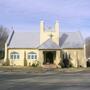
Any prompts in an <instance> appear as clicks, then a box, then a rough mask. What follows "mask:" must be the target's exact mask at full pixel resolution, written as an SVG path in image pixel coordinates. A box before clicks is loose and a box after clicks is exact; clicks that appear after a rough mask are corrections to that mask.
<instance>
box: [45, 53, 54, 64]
mask: <svg viewBox="0 0 90 90" xmlns="http://www.w3.org/2000/svg"><path fill="white" fill-rule="evenodd" d="M46 63H49V64H53V53H52V52H47V53H46Z"/></svg>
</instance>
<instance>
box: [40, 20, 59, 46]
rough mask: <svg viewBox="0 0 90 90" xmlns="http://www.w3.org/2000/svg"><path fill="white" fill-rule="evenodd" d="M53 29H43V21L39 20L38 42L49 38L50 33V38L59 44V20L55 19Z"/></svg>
mask: <svg viewBox="0 0 90 90" xmlns="http://www.w3.org/2000/svg"><path fill="white" fill-rule="evenodd" d="M53 29H54V30H53V31H51V30H49V31H45V25H44V22H43V21H41V22H40V44H42V43H44V42H45V41H46V40H48V39H49V38H50V35H51V34H52V35H53V37H52V40H53V41H54V42H55V43H56V44H57V45H59V22H58V21H56V23H55V26H54V28H53Z"/></svg>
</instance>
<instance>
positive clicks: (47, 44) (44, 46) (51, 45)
mask: <svg viewBox="0 0 90 90" xmlns="http://www.w3.org/2000/svg"><path fill="white" fill-rule="evenodd" d="M38 48H39V49H60V46H58V45H57V44H56V43H55V42H53V41H52V39H51V38H50V39H48V40H47V41H45V42H44V43H43V44H42V45H40V46H39V47H38Z"/></svg>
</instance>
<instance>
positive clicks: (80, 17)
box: [0, 0, 90, 37]
mask: <svg viewBox="0 0 90 90" xmlns="http://www.w3.org/2000/svg"><path fill="white" fill-rule="evenodd" d="M40 20H44V21H45V22H46V25H48V26H50V27H53V25H54V23H55V20H59V22H60V31H61V32H69V31H70V32H71V31H81V32H82V33H83V35H84V37H87V36H89V35H90V0H0V25H3V26H6V27H8V28H9V29H10V28H11V27H12V26H13V27H14V29H15V30H16V31H25V30H26V31H39V23H40Z"/></svg>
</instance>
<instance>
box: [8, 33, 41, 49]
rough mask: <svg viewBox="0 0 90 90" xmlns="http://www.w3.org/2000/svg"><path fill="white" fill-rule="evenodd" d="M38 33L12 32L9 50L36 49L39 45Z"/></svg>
mask: <svg viewBox="0 0 90 90" xmlns="http://www.w3.org/2000/svg"><path fill="white" fill-rule="evenodd" d="M39 39H40V37H39V32H14V34H13V36H12V37H11V40H10V44H9V45H8V47H9V48H37V47H38V46H39V43H40V40H39Z"/></svg>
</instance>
